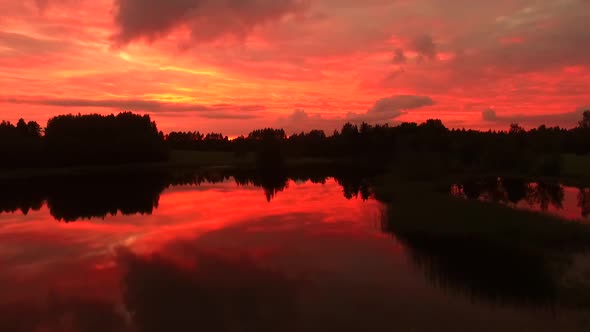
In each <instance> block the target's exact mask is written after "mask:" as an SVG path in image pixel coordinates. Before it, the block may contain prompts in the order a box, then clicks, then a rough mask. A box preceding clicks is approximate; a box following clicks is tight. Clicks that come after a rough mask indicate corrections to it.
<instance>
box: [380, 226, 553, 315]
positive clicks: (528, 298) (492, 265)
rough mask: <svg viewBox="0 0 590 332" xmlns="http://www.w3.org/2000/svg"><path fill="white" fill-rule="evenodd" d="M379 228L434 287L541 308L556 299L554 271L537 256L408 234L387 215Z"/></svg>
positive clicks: (465, 240)
mask: <svg viewBox="0 0 590 332" xmlns="http://www.w3.org/2000/svg"><path fill="white" fill-rule="evenodd" d="M383 227H384V231H385V232H387V233H390V234H392V235H394V236H395V237H396V238H397V239H398V240H399V241H400V242H402V243H403V244H404V246H405V247H406V248H407V249H408V254H409V256H410V258H411V261H412V263H414V264H415V265H416V267H418V268H419V269H421V270H422V271H423V272H424V275H425V276H426V278H427V279H428V280H429V281H431V282H432V283H433V284H435V285H436V286H438V287H442V288H444V289H447V290H450V291H453V292H460V293H467V294H468V295H470V296H471V297H472V298H478V299H484V300H486V301H491V302H494V303H504V304H508V303H512V304H538V305H546V304H551V303H553V302H554V301H555V299H556V295H557V282H558V281H557V271H556V270H555V268H556V267H555V266H554V265H551V264H550V263H549V261H548V260H547V259H546V257H544V256H543V255H542V254H539V253H534V252H532V251H528V250H525V249H523V248H520V247H516V246H510V245H507V244H503V243H501V242H498V243H491V242H486V241H481V240H479V239H477V238H468V237H465V238H453V239H451V238H447V239H444V238H437V237H432V236H427V235H422V234H420V233H414V232H407V231H404V230H403V229H402V228H398V227H397V225H396V222H395V220H393V219H392V218H390V217H389V216H384V221H383Z"/></svg>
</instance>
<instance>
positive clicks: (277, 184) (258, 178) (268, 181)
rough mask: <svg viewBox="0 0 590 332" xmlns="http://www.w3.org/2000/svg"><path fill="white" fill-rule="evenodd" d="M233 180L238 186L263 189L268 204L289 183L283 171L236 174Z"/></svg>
mask: <svg viewBox="0 0 590 332" xmlns="http://www.w3.org/2000/svg"><path fill="white" fill-rule="evenodd" d="M234 179H235V181H236V183H237V184H238V185H241V186H247V185H252V186H256V187H261V188H262V189H264V195H265V196H266V200H267V201H268V202H270V201H271V200H272V199H273V198H274V197H275V196H276V195H277V194H278V193H280V192H281V191H283V190H285V189H286V188H287V187H288V182H289V177H288V176H287V173H286V172H284V171H269V172H265V173H260V172H251V173H236V174H234Z"/></svg>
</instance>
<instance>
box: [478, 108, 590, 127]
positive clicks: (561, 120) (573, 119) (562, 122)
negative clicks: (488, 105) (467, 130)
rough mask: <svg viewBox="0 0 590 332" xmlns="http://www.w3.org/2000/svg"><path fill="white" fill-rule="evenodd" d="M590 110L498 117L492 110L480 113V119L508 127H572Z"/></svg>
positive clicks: (580, 109) (581, 109)
mask: <svg viewBox="0 0 590 332" xmlns="http://www.w3.org/2000/svg"><path fill="white" fill-rule="evenodd" d="M588 109H590V106H585V107H579V108H578V109H576V110H575V111H572V112H566V113H555V114H531V115H527V114H509V115H500V114H497V112H496V111H495V110H493V109H486V110H484V111H483V112H482V113H481V118H482V120H484V121H485V122H488V123H497V124H504V125H509V124H511V123H518V124H521V125H525V126H528V127H532V126H540V125H546V126H549V127H552V126H566V127H574V126H576V125H577V124H578V121H580V120H581V119H582V114H583V112H584V110H588Z"/></svg>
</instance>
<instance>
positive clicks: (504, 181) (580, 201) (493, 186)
mask: <svg viewBox="0 0 590 332" xmlns="http://www.w3.org/2000/svg"><path fill="white" fill-rule="evenodd" d="M450 192H451V194H452V195H456V196H459V197H463V198H468V199H479V200H483V201H488V202H493V203H499V204H504V205H507V206H510V207H513V208H517V209H523V210H531V211H536V212H543V213H548V214H552V215H555V216H558V217H560V218H563V219H568V220H574V221H580V222H590V188H584V187H581V188H576V187H570V186H565V185H562V184H559V183H549V182H527V181H526V180H524V179H519V178H498V177H487V178H476V179H468V180H465V181H463V182H461V183H456V184H454V185H452V186H451V189H450Z"/></svg>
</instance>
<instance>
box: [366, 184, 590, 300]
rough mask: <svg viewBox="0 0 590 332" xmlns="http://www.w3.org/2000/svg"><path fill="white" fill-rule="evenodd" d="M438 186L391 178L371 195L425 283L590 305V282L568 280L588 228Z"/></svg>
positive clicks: (588, 243) (588, 242)
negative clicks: (384, 207)
mask: <svg viewBox="0 0 590 332" xmlns="http://www.w3.org/2000/svg"><path fill="white" fill-rule="evenodd" d="M433 187H434V185H433V183H432V182H428V183H426V182H407V181H404V180H402V179H400V177H398V176H394V175H391V174H390V175H386V176H382V177H381V178H379V179H378V180H377V181H376V186H375V188H374V192H375V196H376V198H377V199H379V200H381V201H383V202H386V203H388V205H387V206H388V207H387V212H386V214H385V215H384V218H383V229H384V231H386V232H389V233H391V234H392V235H394V236H395V237H396V238H397V239H398V240H399V241H401V242H402V243H404V244H405V246H406V247H407V248H408V252H409V253H410V255H411V257H412V259H413V261H414V262H415V263H416V265H418V266H419V267H420V268H421V269H423V270H424V273H425V275H426V277H427V278H429V279H433V282H435V283H436V284H442V285H444V286H445V288H450V289H455V290H460V291H467V292H469V293H470V294H471V295H474V296H478V297H481V296H483V297H485V298H487V299H494V300H500V301H506V299H508V300H514V301H522V300H523V299H525V300H530V301H535V302H536V303H537V302H544V303H553V302H554V301H558V302H560V303H562V304H565V305H568V306H579V305H583V306H590V278H586V279H583V280H582V279H580V280H579V281H580V282H578V283H577V284H576V286H575V287H572V285H571V283H565V282H564V277H563V276H564V275H566V274H567V272H568V271H569V270H571V267H572V261H573V259H572V257H573V256H574V255H576V254H577V253H585V254H584V255H588V254H587V253H588V249H589V248H590V225H588V224H583V223H578V222H572V221H566V220H562V219H560V218H558V217H555V216H550V215H545V214H542V213H536V212H531V211H523V210H515V209H512V208H510V207H507V206H503V205H496V204H493V203H487V202H481V201H470V200H464V199H461V198H457V197H453V196H451V195H447V194H443V193H439V192H437V191H436V190H434V188H433Z"/></svg>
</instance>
